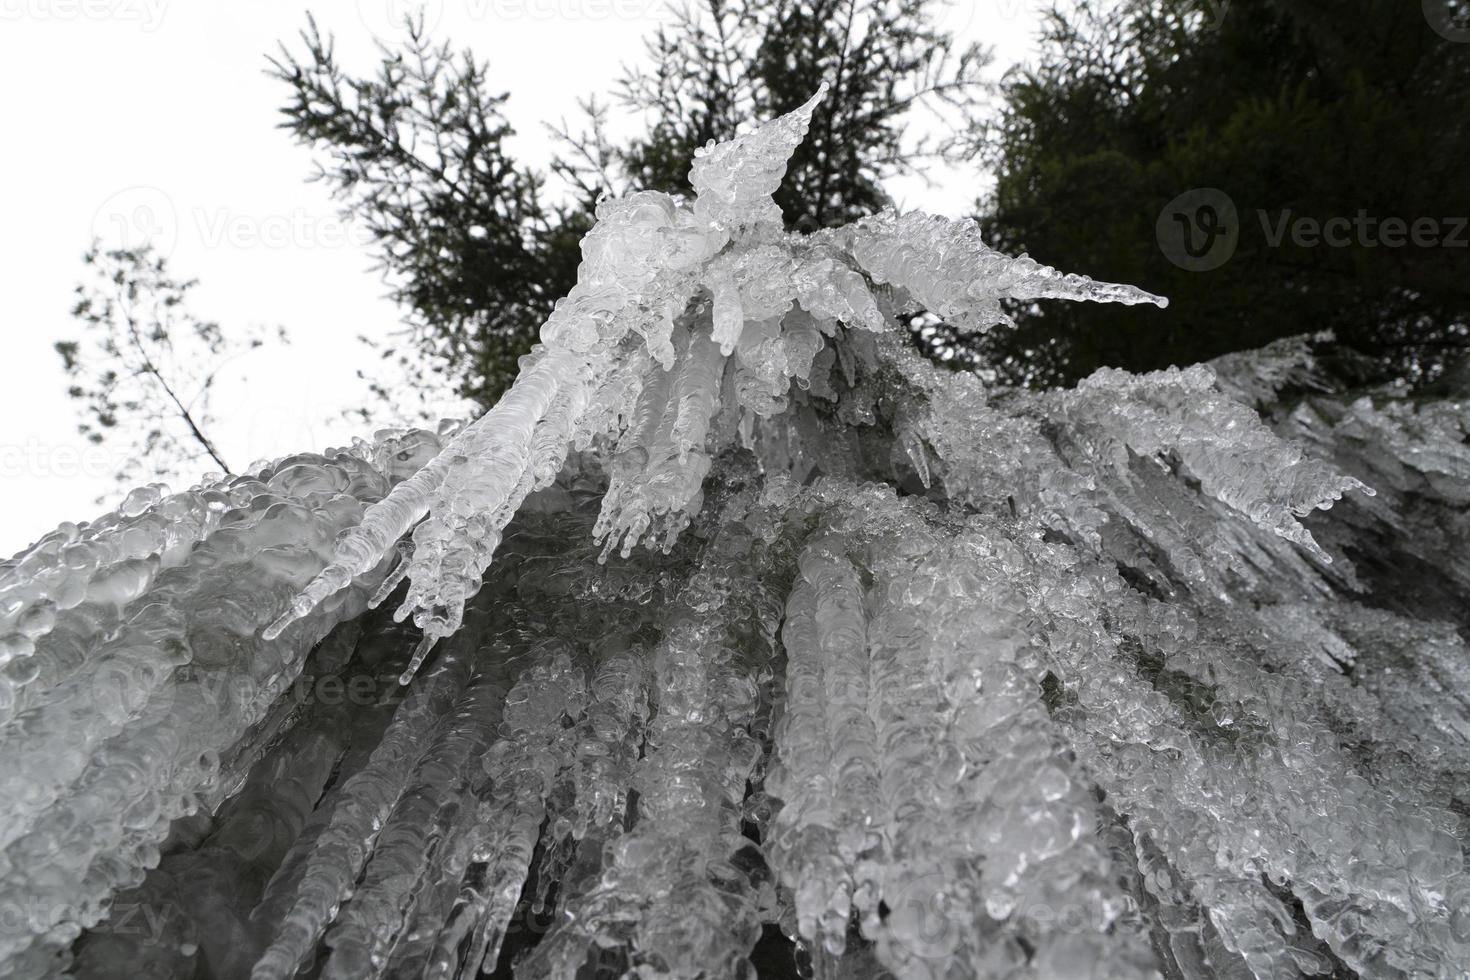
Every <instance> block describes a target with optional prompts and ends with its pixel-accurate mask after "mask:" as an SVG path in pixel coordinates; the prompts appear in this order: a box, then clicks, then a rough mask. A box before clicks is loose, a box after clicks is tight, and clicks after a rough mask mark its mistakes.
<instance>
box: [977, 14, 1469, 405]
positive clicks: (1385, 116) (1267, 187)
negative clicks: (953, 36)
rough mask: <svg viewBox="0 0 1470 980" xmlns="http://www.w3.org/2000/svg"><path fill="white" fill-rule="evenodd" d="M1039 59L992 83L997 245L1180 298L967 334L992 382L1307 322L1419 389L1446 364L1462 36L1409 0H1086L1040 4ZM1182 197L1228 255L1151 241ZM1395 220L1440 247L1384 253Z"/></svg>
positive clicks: (1190, 355) (1454, 329)
mask: <svg viewBox="0 0 1470 980" xmlns="http://www.w3.org/2000/svg"><path fill="white" fill-rule="evenodd" d="M1458 2H1459V0H1444V6H1445V7H1446V9H1447V10H1448V9H1449V8H1451V7H1453V6H1455V5H1456V4H1457V3H1458ZM1462 6H1463V5H1462ZM1462 13H1463V11H1462ZM1467 38H1470V34H1467ZM1043 52H1044V53H1043V57H1042V59H1041V61H1040V62H1039V64H1037V65H1036V66H1034V67H1031V68H1028V69H1025V70H1018V71H1016V72H1014V73H1013V74H1012V75H1010V76H1009V77H1008V78H1007V80H1006V82H1005V83H1004V84H1003V92H1004V97H1005V110H1004V114H1003V118H1002V120H1001V123H1000V125H999V128H998V140H997V142H996V144H995V146H994V152H995V162H996V165H997V170H998V183H997V187H996V190H995V193H994V196H993V197H992V198H991V199H990V200H988V201H987V202H985V211H986V214H985V224H986V230H987V232H988V236H989V238H990V239H991V241H992V243H993V244H994V245H995V247H997V248H999V249H1002V250H1004V251H1011V252H1016V251H1021V250H1025V251H1028V252H1030V253H1031V254H1032V255H1033V256H1034V257H1035V258H1037V259H1038V260H1040V261H1042V262H1045V263H1047V264H1049V265H1054V266H1057V267H1059V268H1062V269H1065V270H1068V271H1080V272H1085V273H1087V274H1088V275H1091V276H1093V277H1095V278H1100V279H1107V280H1112V281H1118V282H1130V283H1136V284H1138V285H1140V286H1142V287H1144V288H1145V289H1148V290H1150V291H1153V292H1157V293H1163V294H1165V295H1167V296H1169V297H1170V299H1171V301H1172V305H1171V306H1170V307H1169V309H1167V310H1163V311H1155V310H1151V309H1145V308H1107V307H1098V306H1092V305H1089V304H1076V305H1072V304H1050V305H1047V306H1046V308H1045V309H1044V310H1040V309H1035V310H1021V311H1019V314H1020V315H1019V320H1020V329H1018V330H1016V331H997V332H994V333H993V334H991V335H988V336H987V337H986V338H984V340H983V341H982V347H983V353H984V354H985V355H986V357H987V358H988V359H989V360H990V361H991V362H992V363H994V364H996V365H997V366H998V367H999V368H1000V371H1001V373H1002V374H1003V375H1004V376H1007V377H1009V378H1010V379H1012V380H1020V381H1025V382H1028V383H1057V382H1069V381H1073V380H1075V379H1077V378H1080V377H1084V376H1086V375H1087V374H1089V373H1090V372H1092V371H1093V370H1094V369H1096V368H1097V367H1099V366H1102V365H1115V366H1120V367H1125V368H1129V369H1132V370H1151V369H1156V368H1160V367H1164V366H1166V365H1169V364H1188V363H1193V362H1196V361H1200V360H1205V359H1207V358H1210V357H1214V356H1216V355H1218V354H1221V353H1225V352H1227V351H1232V350H1241V349H1246V348H1252V347H1257V346H1260V345H1262V344H1264V343H1267V342H1268V341H1271V340H1273V339H1276V338H1278V337H1282V336H1287V335H1291V334H1295V333H1301V332H1304V331H1315V330H1323V329H1330V330H1332V331H1334V332H1335V333H1336V335H1337V337H1338V339H1339V341H1341V342H1342V343H1345V344H1347V345H1350V346H1351V347H1352V348H1354V349H1356V350H1358V351H1361V352H1363V353H1367V354H1370V355H1372V356H1373V357H1374V358H1375V359H1376V361H1377V362H1378V364H1379V365H1380V367H1381V369H1382V370H1383V372H1384V373H1385V374H1386V375H1389V376H1394V377H1400V378H1403V379H1406V380H1409V381H1413V382H1423V381H1427V380H1431V379H1432V378H1434V377H1435V376H1436V375H1437V374H1438V373H1440V372H1441V371H1442V370H1443V369H1444V367H1445V366H1446V365H1447V364H1453V363H1454V361H1455V360H1456V359H1457V358H1458V357H1460V356H1462V352H1463V350H1464V346H1465V338H1466V328H1467V324H1470V279H1467V277H1466V275H1465V270H1466V267H1467V260H1470V228H1466V227H1465V225H1464V220H1463V219H1464V218H1465V217H1466V216H1470V180H1467V179H1466V177H1465V174H1466V169H1465V168H1466V160H1470V44H1466V43H1453V42H1451V41H1450V40H1447V39H1446V38H1445V37H1444V36H1442V34H1441V33H1440V32H1437V31H1436V30H1434V29H1433V28H1432V26H1431V24H1430V18H1429V17H1427V16H1426V15H1425V13H1424V11H1423V10H1422V9H1421V4H1420V3H1418V2H1417V0H1416V2H1412V3H1406V2H1403V0H1228V2H1227V0H1121V2H1118V3H1110V4H1106V5H1100V4H1097V3H1094V2H1091V0H1084V2H1079V3H1076V4H1074V5H1072V6H1071V7H1068V8H1067V9H1066V10H1065V11H1063V12H1054V13H1053V14H1052V16H1051V18H1050V19H1049V21H1048V26H1047V31H1046V37H1045V42H1044V46H1043ZM1198 188H1214V189H1218V190H1219V191H1222V192H1223V193H1224V194H1225V195H1226V196H1227V197H1228V199H1229V201H1230V202H1231V203H1233V205H1234V207H1235V209H1236V211H1237V215H1238V217H1237V218H1236V220H1235V222H1234V225H1235V233H1236V234H1237V235H1238V242H1237V244H1236V246H1235V250H1234V252H1233V254H1230V255H1229V258H1228V260H1226V261H1223V263H1222V264H1219V265H1218V267H1216V268H1212V269H1209V270H1208V271H1189V270H1187V269H1184V268H1179V267H1177V266H1176V265H1174V264H1173V263H1172V262H1171V261H1170V260H1169V258H1168V257H1167V256H1166V255H1165V253H1164V250H1163V248H1162V247H1161V239H1162V240H1163V243H1164V244H1165V245H1168V246H1173V247H1177V246H1178V245H1179V244H1181V243H1182V241H1183V240H1182V238H1181V237H1180V236H1181V235H1182V234H1183V233H1184V231H1185V230H1186V228H1187V227H1189V226H1183V225H1180V224H1179V223H1178V221H1179V219H1177V218H1173V217H1172V216H1169V215H1166V216H1165V220H1164V223H1163V228H1162V229H1159V228H1157V227H1156V225H1157V224H1158V222H1159V221H1160V217H1161V214H1162V213H1163V212H1164V211H1165V209H1166V207H1167V206H1169V205H1170V204H1171V202H1174V201H1175V200H1176V199H1178V198H1179V197H1180V195H1182V194H1186V192H1190V191H1191V190H1193V189H1198ZM1200 201H1201V199H1200V197H1199V195H1194V196H1193V197H1191V198H1186V199H1185V200H1184V202H1183V204H1182V208H1183V211H1184V214H1185V216H1186V218H1187V219H1188V220H1189V221H1191V222H1195V223H1194V224H1193V229H1192V230H1193V233H1194V238H1193V239H1192V244H1194V245H1195V246H1197V248H1198V249H1199V250H1200V251H1203V250H1204V247H1205V246H1206V245H1207V244H1209V241H1210V239H1207V238H1206V237H1205V236H1204V234H1203V232H1204V231H1205V230H1207V229H1205V228H1204V227H1203V222H1204V221H1206V220H1207V219H1209V218H1211V216H1212V215H1214V214H1220V215H1221V217H1222V218H1223V217H1228V215H1227V214H1224V213H1222V212H1220V211H1218V210H1216V211H1208V210H1206V211H1203V212H1202V211H1200V210H1199V205H1200ZM1360 213H1361V214H1362V215H1363V218H1364V219H1376V220H1375V221H1373V222H1371V223H1369V222H1365V221H1363V220H1362V219H1360V218H1359V215H1360ZM1300 218H1308V219H1311V220H1312V221H1314V222H1316V223H1317V224H1318V226H1322V225H1324V224H1325V223H1326V222H1328V221H1329V220H1331V219H1334V218H1335V219H1339V220H1338V222H1337V224H1336V226H1335V228H1334V238H1335V239H1336V241H1339V242H1343V241H1346V242H1348V244H1344V245H1341V246H1332V245H1328V244H1325V243H1321V242H1319V243H1318V244H1315V245H1313V244H1307V245H1302V244H1298V243H1297V242H1295V241H1294V238H1293V233H1292V229H1293V228H1295V227H1300V226H1297V225H1296V224H1295V222H1296V221H1297V219H1300ZM1387 218H1396V219H1402V220H1403V221H1404V223H1405V225H1406V226H1409V227H1410V228H1412V226H1413V222H1414V221H1415V219H1432V220H1433V222H1434V228H1435V237H1437V238H1438V239H1440V240H1441V241H1440V242H1439V243H1438V244H1435V245H1432V246H1431V245H1425V244H1422V242H1423V241H1425V240H1427V236H1421V244H1417V245H1416V244H1415V243H1414V242H1413V241H1412V238H1411V236H1404V237H1405V238H1408V239H1410V240H1407V241H1405V243H1404V244H1402V245H1399V246H1395V247H1390V246H1388V245H1385V244H1383V243H1382V242H1383V240H1384V238H1383V233H1384V232H1385V231H1387V230H1388V229H1387V228H1384V227H1380V225H1379V223H1380V222H1382V220H1383V219H1387ZM1455 219H1459V220H1458V221H1456V220H1455ZM1423 227H1424V228H1426V229H1427V228H1428V227H1429V226H1428V225H1424V226H1423ZM1281 229H1285V237H1284V238H1282V239H1281V240H1280V244H1274V243H1273V241H1272V238H1273V237H1275V236H1277V234H1278V231H1279V230H1281ZM1222 230H1224V229H1222ZM1306 230H1307V231H1310V229H1309V228H1308V229H1306ZM1171 236H1173V237H1172V238H1171ZM1451 236H1457V238H1456V241H1457V242H1458V244H1455V243H1453V242H1448V241H1444V240H1443V239H1446V238H1448V237H1451ZM1393 237H1397V236H1393ZM1304 240H1305V241H1307V242H1310V241H1311V240H1312V236H1311V235H1310V234H1307V235H1306V236H1305V237H1304ZM1221 247H1222V248H1224V251H1221V252H1217V253H1214V255H1212V256H1207V258H1215V259H1218V258H1220V256H1222V255H1224V254H1226V253H1227V252H1228V248H1225V242H1224V240H1222V246H1221ZM1205 264H1212V263H1210V262H1208V261H1207V262H1206V263H1205Z"/></svg>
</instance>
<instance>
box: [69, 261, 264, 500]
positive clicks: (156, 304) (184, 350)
mask: <svg viewBox="0 0 1470 980" xmlns="http://www.w3.org/2000/svg"><path fill="white" fill-rule="evenodd" d="M85 262H86V264H87V267H88V269H89V270H90V272H91V276H90V278H89V279H88V280H87V281H85V282H83V283H81V284H80V285H78V286H77V289H76V293H77V302H76V305H75V306H74V307H73V308H72V315H73V316H74V317H76V318H77V319H78V320H80V321H81V322H82V324H83V325H84V328H85V332H84V333H83V335H82V337H81V338H80V339H78V340H62V341H57V343H56V345H55V346H56V352H57V353H58V354H60V355H61V360H62V365H63V367H64V368H65V370H66V373H67V376H68V378H69V379H70V382H71V383H70V385H69V387H68V388H67V393H68V394H69V395H71V397H73V398H75V399H77V400H78V401H80V402H81V403H82V422H81V423H80V425H79V426H78V429H79V431H80V432H81V433H82V434H83V435H84V436H86V437H87V439H88V440H89V441H90V442H92V443H96V444H99V445H100V444H103V443H108V444H113V445H116V446H117V447H118V453H117V456H118V458H119V459H120V460H123V461H124V462H123V463H122V465H120V466H119V467H118V469H117V471H116V476H117V480H118V482H119V483H124V484H133V483H135V482H137V480H138V478H139V477H175V476H183V477H185V478H189V477H193V476H195V475H196V474H195V473H194V472H192V468H191V465H190V464H192V463H194V462H196V461H199V460H201V459H204V458H208V459H209V460H212V461H213V462H214V464H215V465H216V466H218V467H219V468H220V469H221V470H224V471H226V472H228V471H229V470H230V466H229V464H228V463H226V462H225V460H224V457H223V456H221V455H220V451H219V449H218V448H217V446H216V444H215V442H214V440H213V438H212V437H211V436H210V435H209V431H210V429H211V428H212V426H213V424H214V419H213V417H212V416H211V415H210V411H209V396H210V393H211V391H212V390H213V387H214V383H215V380H216V378H218V376H219V373H220V371H221V370H222V369H223V368H224V367H225V366H226V365H227V364H229V363H230V362H232V361H234V360H235V359H236V358H238V357H240V356H241V355H242V354H245V353H248V352H249V351H252V350H255V349H257V348H259V347H260V346H262V345H263V344H264V342H265V341H264V339H263V337H262V334H261V331H259V330H246V331H242V332H240V333H239V334H238V335H226V334H225V332H224V331H223V330H221V329H220V325H219V324H218V323H215V322H213V321H212V320H201V319H199V318H198V317H196V316H195V315H193V314H192V313H190V312H189V310H188V308H187V300H188V296H189V292H190V291H191V290H192V289H193V288H194V286H195V285H196V283H195V281H194V280H192V279H191V280H178V279H174V278H173V277H172V276H170V275H169V272H168V268H167V266H166V265H165V263H164V260H163V258H161V257H160V256H157V255H155V254H154V253H153V251H152V250H151V248H149V247H144V248H137V249H126V248H124V249H113V250H110V251H103V250H101V249H100V248H98V247H96V246H94V247H93V248H92V250H91V251H89V252H88V253H87V254H86V257H85ZM279 337H280V340H281V341H282V342H285V339H286V337H285V333H284V331H281V332H279Z"/></svg>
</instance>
